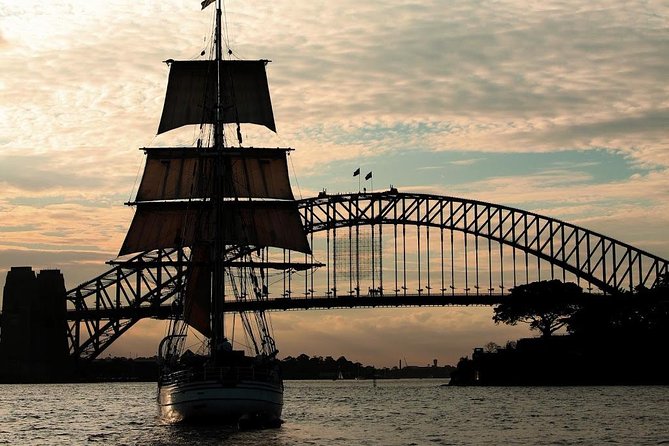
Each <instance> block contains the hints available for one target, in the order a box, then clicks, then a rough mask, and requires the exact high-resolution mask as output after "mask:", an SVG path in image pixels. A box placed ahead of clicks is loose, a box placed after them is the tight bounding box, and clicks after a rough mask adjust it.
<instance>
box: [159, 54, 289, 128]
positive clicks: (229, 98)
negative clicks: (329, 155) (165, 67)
mask: <svg viewBox="0 0 669 446" xmlns="http://www.w3.org/2000/svg"><path fill="white" fill-rule="evenodd" d="M220 63H221V73H220V85H221V86H222V90H221V91H222V103H223V110H222V113H223V116H222V122H223V123H235V122H238V123H251V124H259V125H264V126H265V127H267V128H268V129H270V130H272V131H274V132H276V126H275V124H274V114H273V112H272V102H271V100H270V96H269V87H268V85H267V74H266V73H265V64H266V63H267V61H265V60H223V61H221V62H220ZM216 71H217V70H216V61H213V60H208V61H207V60H195V61H174V62H171V64H170V75H169V79H168V83H167V93H166V94H165V104H164V106H163V114H162V117H161V118H160V125H159V126H158V134H161V133H164V132H166V131H168V130H172V129H175V128H178V127H181V126H182V125H186V124H202V123H209V124H213V123H214V120H215V113H214V112H215V110H214V108H215V104H216Z"/></svg>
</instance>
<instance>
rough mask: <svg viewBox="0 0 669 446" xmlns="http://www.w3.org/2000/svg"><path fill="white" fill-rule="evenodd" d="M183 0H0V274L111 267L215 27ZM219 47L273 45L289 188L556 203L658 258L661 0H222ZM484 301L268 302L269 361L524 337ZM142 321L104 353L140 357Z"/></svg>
mask: <svg viewBox="0 0 669 446" xmlns="http://www.w3.org/2000/svg"><path fill="white" fill-rule="evenodd" d="M212 21H213V7H209V8H207V9H206V10H205V11H200V5H199V1H197V0H161V1H160V2H133V1H130V0H107V1H104V2H102V1H90V0H86V1H84V0H54V1H50V2H37V1H34V0H21V1H18V0H16V1H14V0H10V1H5V2H3V3H2V4H1V5H0V54H1V57H0V216H1V218H0V277H1V278H0V284H3V283H4V277H5V275H6V274H5V273H6V271H7V270H8V269H9V268H10V266H20V265H31V266H33V267H34V268H35V269H41V268H60V269H61V270H62V271H63V272H64V274H65V279H66V284H67V287H68V288H72V287H74V286H76V285H77V284H78V283H81V282H83V281H85V280H87V279H90V278H92V277H94V276H95V275H97V274H100V273H102V272H104V271H105V270H107V269H108V267H107V266H106V265H105V264H104V262H105V261H106V260H109V259H113V258H115V257H116V254H117V252H118V249H119V247H120V245H121V243H122V240H123V237H124V235H125V231H126V230H127V228H128V225H129V223H130V220H131V219H132V215H133V210H132V209H130V208H128V207H126V206H124V205H123V203H124V202H126V201H128V200H129V199H131V198H132V196H133V192H134V191H135V188H136V185H137V181H138V175H139V174H141V168H142V159H143V154H142V152H141V151H140V150H138V148H140V147H146V146H151V145H176V144H192V143H193V141H194V139H195V137H196V131H195V130H193V128H192V127H186V128H182V129H179V130H176V131H173V132H168V133H167V134H164V135H160V136H155V133H156V129H157V125H158V119H159V117H160V113H161V109H162V98H163V95H164V90H165V85H166V79H167V67H166V66H165V64H163V63H162V61H164V60H166V59H169V58H173V59H195V58H198V57H199V55H200V52H201V51H202V50H208V48H209V47H210V44H211V24H212ZM225 22H226V24H227V31H226V33H225V40H226V43H227V44H228V45H229V47H230V48H231V49H232V51H233V54H234V55H236V56H239V57H242V58H248V59H258V58H263V59H270V60H272V63H270V64H269V66H268V77H269V80H270V90H271V95H272V102H273V106H274V113H275V120H276V123H277V130H278V133H277V134H273V133H272V132H270V131H268V130H266V129H263V128H254V127H253V126H248V127H245V128H244V129H243V131H244V136H245V142H246V143H247V144H249V145H254V146H263V145H266V146H268V147H276V146H289V147H292V148H294V149H295V152H294V153H293V154H292V155H291V157H290V159H291V175H292V177H293V178H292V180H293V185H294V187H295V194H296V196H298V197H305V198H306V197H311V196H314V195H315V194H316V193H317V192H318V191H320V190H323V189H327V191H328V192H332V193H336V192H352V191H357V187H358V182H357V179H355V178H353V177H352V172H353V171H354V170H355V169H356V168H358V167H360V168H361V170H362V171H363V172H367V171H373V172H374V178H373V184H372V183H370V184H369V185H368V186H369V187H368V190H369V189H371V188H373V189H374V190H384V189H387V188H388V187H389V186H390V185H391V184H392V185H394V186H396V187H397V188H398V189H399V190H400V191H401V192H424V193H433V194H442V195H454V196H461V197H465V198H471V199H479V200H484V201H489V202H493V203H498V204H504V205H509V206H514V207H518V208H521V209H525V210H529V211H533V212H537V213H540V214H544V215H547V216H551V217H555V218H559V219H563V220H567V221H569V222H571V223H574V224H577V225H580V226H583V227H586V228H588V229H591V230H594V231H597V232H600V233H604V234H606V235H609V236H612V237H613V238H616V239H618V240H621V241H625V242H627V243H630V244H632V245H634V246H636V247H638V248H642V249H645V250H647V251H650V252H652V253H654V254H656V255H659V256H661V257H664V258H668V257H669V231H667V230H666V228H667V226H668V223H669V203H668V202H667V201H668V200H667V198H669V175H668V174H669V138H668V136H669V130H668V129H669V82H667V80H668V79H669V78H668V76H669V57H668V56H669V53H668V51H669V4H667V3H666V2H663V1H659V0H646V1H641V0H631V1H629V0H625V1H622V0H609V1H597V0H595V1H591V2H582V1H571V0H562V1H545V2H525V1H513V0H507V1H504V0H500V1H493V0H490V1H483V0H481V1H478V0H452V1H450V0H441V1H437V0H433V1H420V2H419V1H408V0H384V1H366V2H360V1H351V0H340V1H337V2H326V1H319V0H312V1H305V0H290V1H288V0H276V1H272V2H260V1H254V0H251V1H248V0H246V1H241V0H229V1H226V2H225ZM491 316H492V310H491V309H489V308H474V309H471V308H419V309H408V308H401V309H370V310H344V311H308V312H290V313H289V314H288V313H281V314H279V313H274V314H272V321H273V325H274V330H275V335H276V338H277V343H278V345H279V349H280V350H281V353H280V356H286V355H297V354H299V353H302V352H305V353H307V354H310V355H332V356H334V357H335V358H336V357H338V356H340V355H344V356H346V357H347V358H349V359H352V360H355V361H360V362H363V363H374V364H376V365H379V366H381V365H394V364H396V363H397V361H398V359H400V358H401V359H406V360H407V362H408V363H409V364H413V365H423V364H427V363H430V362H431V361H432V359H434V358H436V359H439V361H440V363H451V364H455V363H456V362H457V360H458V358H460V357H462V356H465V355H469V354H471V350H472V348H473V347H476V346H480V345H485V344H486V343H487V342H489V341H493V342H496V343H498V344H504V343H505V342H506V341H507V340H511V339H516V338H518V337H521V336H527V335H528V332H527V330H526V329H525V328H524V327H504V326H496V325H494V324H493V323H492V321H491ZM163 333H164V328H163V325H162V323H159V322H156V321H145V322H142V323H140V324H138V325H137V327H135V328H133V329H132V331H131V332H129V333H128V334H126V335H125V336H124V337H123V338H122V339H121V340H119V341H118V342H117V343H116V344H114V345H113V346H112V347H111V348H110V350H109V351H108V353H109V354H114V355H126V356H127V355H132V356H138V355H153V354H154V353H155V349H156V347H157V342H158V340H159V339H160V337H162V335H163Z"/></svg>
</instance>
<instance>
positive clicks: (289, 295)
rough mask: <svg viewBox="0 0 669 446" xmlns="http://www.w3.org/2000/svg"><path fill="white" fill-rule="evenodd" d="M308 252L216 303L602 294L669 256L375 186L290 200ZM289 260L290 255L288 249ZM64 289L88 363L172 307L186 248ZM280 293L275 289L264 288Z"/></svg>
mask: <svg viewBox="0 0 669 446" xmlns="http://www.w3.org/2000/svg"><path fill="white" fill-rule="evenodd" d="M297 204H298V208H299V211H300V214H301V217H302V222H303V224H304V227H305V228H306V231H307V233H308V235H309V238H310V242H311V246H312V250H313V255H311V256H307V255H304V254H295V253H292V254H291V252H290V251H283V250H275V251H273V252H269V250H267V252H266V253H263V255H265V256H266V259H267V262H266V265H268V266H271V265H272V259H275V260H276V262H275V264H276V265H281V267H280V268H273V269H272V270H271V271H270V268H269V267H268V268H267V269H266V270H264V271H261V279H260V280H261V281H262V284H261V285H262V289H263V290H264V291H263V297H262V299H260V300H257V299H255V298H253V299H251V298H249V299H245V298H244V296H245V295H244V293H243V290H242V299H236V300H230V301H227V302H226V304H225V305H226V308H225V310H226V311H248V310H255V309H264V310H270V311H271V310H299V309H309V308H354V307H382V306H385V307H394V306H445V305H495V304H498V303H500V302H503V301H504V299H505V298H508V295H509V290H510V289H512V288H513V287H515V286H518V285H521V284H526V283H530V282H534V281H539V280H547V279H559V280H561V281H570V282H574V283H577V284H578V285H579V286H581V287H582V288H583V289H584V290H585V291H586V293H585V295H594V294H596V295H598V296H600V297H602V298H606V296H610V295H614V294H616V293H619V292H621V291H625V290H633V289H634V288H636V287H638V286H645V287H652V286H653V285H654V283H655V282H656V281H657V280H658V278H659V277H661V276H662V275H664V274H667V272H668V271H669V261H667V260H665V259H662V258H660V257H658V256H656V255H653V254H651V253H649V252H646V251H644V250H641V249H638V248H635V247H634V246H631V245H629V244H627V243H625V242H623V241H618V240H615V239H613V238H611V237H608V236H606V235H603V234H600V233H597V232H593V231H590V230H588V229H585V228H582V227H578V226H575V225H573V224H570V223H568V222H565V221H560V220H557V219H554V218H550V217H547V216H542V215H538V214H536V213H532V212H527V211H523V210H520V209H514V208H511V207H507V206H503V205H498V204H493V203H486V202H482V201H476V200H468V199H464V198H456V197H447V196H438V195H428V194H415V193H401V192H399V191H397V190H396V189H394V188H391V189H390V190H389V191H384V192H374V193H351V194H336V195H332V194H327V193H325V192H322V193H320V194H319V195H318V196H317V197H314V198H307V199H303V200H299V201H298V202H297ZM291 256H292V257H291ZM109 263H110V266H111V268H110V269H109V271H107V272H105V273H104V274H101V275H99V276H98V277H95V278H93V279H91V280H89V281H87V282H85V283H83V284H81V285H79V286H78V287H76V288H74V289H72V290H69V291H67V301H68V315H67V319H68V333H67V340H68V347H69V355H70V356H71V357H73V358H76V359H93V358H95V357H97V356H98V355H100V353H101V352H103V351H104V350H105V349H106V348H107V347H108V346H109V345H111V343H113V342H114V341H115V340H116V339H118V338H119V337H120V336H121V335H122V334H124V333H125V332H126V331H127V330H128V329H129V328H131V327H132V326H133V325H134V324H135V323H136V322H138V321H139V320H141V319H143V318H149V317H150V318H169V317H171V316H172V315H174V314H175V313H177V312H179V311H180V309H179V308H176V304H175V297H176V296H177V295H178V293H179V292H180V290H182V289H183V286H184V283H185V281H186V280H187V278H188V270H189V265H190V264H191V262H190V258H189V252H188V251H187V250H182V249H167V250H165V249H163V250H157V251H151V252H144V253H141V254H139V255H136V256H134V257H132V258H130V259H127V260H123V261H112V262H109ZM241 267H243V265H241ZM276 289H280V291H274V290H276Z"/></svg>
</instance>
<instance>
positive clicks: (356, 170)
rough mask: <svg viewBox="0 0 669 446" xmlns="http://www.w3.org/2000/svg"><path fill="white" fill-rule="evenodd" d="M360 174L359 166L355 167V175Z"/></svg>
mask: <svg viewBox="0 0 669 446" xmlns="http://www.w3.org/2000/svg"><path fill="white" fill-rule="evenodd" d="M358 175H360V168H359V167H358V168H357V169H355V171H354V172H353V176H354V177H357V176H358Z"/></svg>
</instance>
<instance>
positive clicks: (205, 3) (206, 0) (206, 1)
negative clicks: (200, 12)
mask: <svg viewBox="0 0 669 446" xmlns="http://www.w3.org/2000/svg"><path fill="white" fill-rule="evenodd" d="M214 1H215V0H204V1H203V2H202V3H200V4H201V5H202V9H204V8H206V7H207V6H209V5H211V4H212V3H214Z"/></svg>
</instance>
